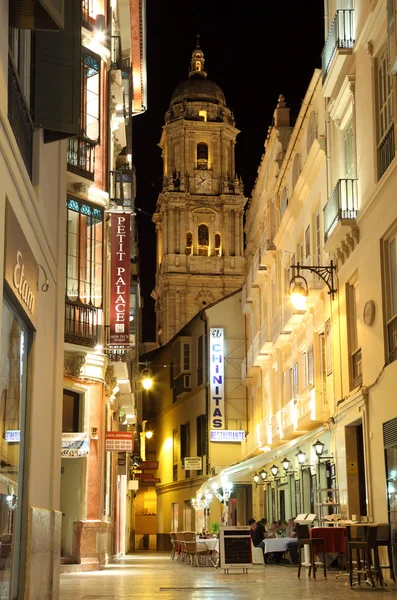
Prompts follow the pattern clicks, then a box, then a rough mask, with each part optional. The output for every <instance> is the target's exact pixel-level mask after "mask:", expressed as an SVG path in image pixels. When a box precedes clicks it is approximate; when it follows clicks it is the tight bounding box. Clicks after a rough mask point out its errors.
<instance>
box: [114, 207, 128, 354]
mask: <svg viewBox="0 0 397 600" xmlns="http://www.w3.org/2000/svg"><path fill="white" fill-rule="evenodd" d="M129 343H130V215H129V213H111V269H110V345H113V346H126V345H129Z"/></svg>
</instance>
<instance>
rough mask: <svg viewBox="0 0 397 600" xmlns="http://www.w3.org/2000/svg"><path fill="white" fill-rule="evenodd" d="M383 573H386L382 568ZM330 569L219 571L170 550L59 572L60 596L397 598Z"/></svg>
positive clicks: (88, 599)
mask: <svg viewBox="0 0 397 600" xmlns="http://www.w3.org/2000/svg"><path fill="white" fill-rule="evenodd" d="M385 574H386V575H388V571H385ZM337 575H338V572H335V571H331V572H329V573H328V577H327V579H326V580H325V579H324V577H323V575H322V574H321V571H320V570H319V571H318V575H317V580H316V581H313V579H309V578H308V570H307V569H305V570H304V571H303V573H302V576H301V579H300V580H298V579H297V567H295V566H292V565H287V564H286V565H266V566H259V565H258V566H255V567H254V568H253V569H252V570H251V571H249V573H248V574H247V575H245V574H242V573H241V572H240V573H238V572H237V573H233V574H229V575H227V574H225V573H224V571H223V570H222V569H215V568H212V567H198V568H197V567H191V566H184V565H182V564H179V563H178V562H177V561H173V562H172V561H171V560H170V558H169V554H164V553H152V552H150V553H149V552H147V553H140V554H132V555H128V556H126V557H124V558H122V559H120V560H118V561H117V562H115V563H113V564H111V565H109V566H108V567H106V568H105V569H104V570H103V571H99V572H98V571H97V572H92V573H65V574H63V575H61V594H60V598H61V600H119V599H121V600H123V599H125V600H130V599H131V600H217V599H219V600H236V599H240V598H241V599H244V600H245V599H246V600H263V599H266V598H267V599H269V600H286V599H288V600H309V599H310V600H325V599H327V598H337V600H347V599H349V600H352V599H361V598H364V597H368V598H374V596H375V595H376V596H382V597H384V598H390V600H392V599H394V598H397V585H396V584H392V583H391V582H390V581H388V585H387V586H386V587H384V588H380V587H379V586H377V588H376V590H375V591H374V590H372V589H371V588H370V587H368V586H366V585H365V584H364V585H361V587H355V588H353V589H350V587H349V584H348V577H347V576H346V575H343V576H342V577H339V578H337Z"/></svg>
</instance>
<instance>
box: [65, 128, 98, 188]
mask: <svg viewBox="0 0 397 600" xmlns="http://www.w3.org/2000/svg"><path fill="white" fill-rule="evenodd" d="M67 163H68V171H72V173H77V175H81V176H82V177H85V178H86V179H90V180H91V181H94V176H95V144H94V142H91V140H89V139H88V138H84V137H82V136H79V137H74V138H69V139H68V149H67Z"/></svg>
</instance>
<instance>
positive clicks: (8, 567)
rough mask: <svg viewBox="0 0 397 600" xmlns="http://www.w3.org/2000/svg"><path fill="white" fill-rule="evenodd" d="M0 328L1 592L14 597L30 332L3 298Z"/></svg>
mask: <svg viewBox="0 0 397 600" xmlns="http://www.w3.org/2000/svg"><path fill="white" fill-rule="evenodd" d="M1 321H2V322H1V328H0V344H1V348H0V356H1V362H0V439H1V461H0V589H1V592H2V593H1V594H0V596H1V597H2V598H3V597H4V598H16V597H17V587H18V582H17V581H16V580H13V578H12V576H11V574H17V573H18V563H19V561H20V547H21V539H20V538H21V530H22V531H23V530H25V531H24V534H25V535H27V532H26V523H23V522H22V503H23V481H24V472H23V456H24V451H25V435H26V426H25V418H26V393H27V392H26V387H27V375H28V374H27V368H28V356H27V355H28V349H29V339H28V338H29V332H28V330H27V328H26V327H25V326H24V324H23V323H22V321H20V319H19V318H18V317H17V313H16V312H15V311H14V309H13V308H12V306H11V304H8V302H7V301H6V300H4V302H3V309H2V319H1Z"/></svg>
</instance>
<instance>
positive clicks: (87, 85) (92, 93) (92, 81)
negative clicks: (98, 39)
mask: <svg viewBox="0 0 397 600" xmlns="http://www.w3.org/2000/svg"><path fill="white" fill-rule="evenodd" d="M100 73H101V59H100V57H99V56H97V55H96V54H92V53H91V52H88V51H87V50H84V52H83V53H82V55H81V80H82V86H81V98H80V100H81V112H80V135H79V136H78V137H74V138H70V139H69V141H68V150H67V162H68V169H69V171H74V172H77V173H79V174H82V175H83V176H84V177H87V178H88V179H91V180H93V179H94V174H95V145H96V144H98V143H99V109H100Z"/></svg>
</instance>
